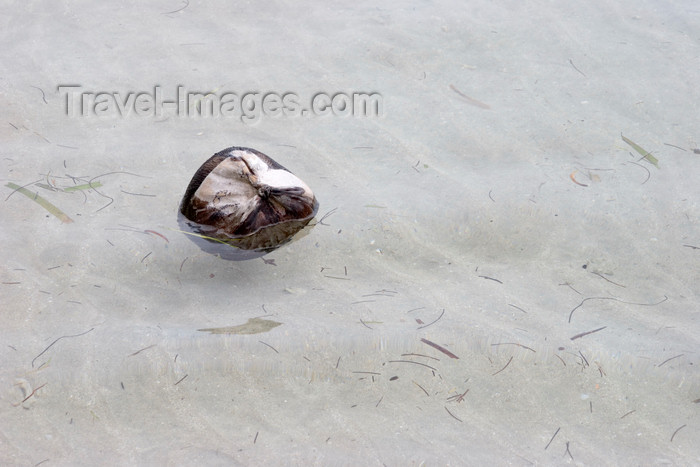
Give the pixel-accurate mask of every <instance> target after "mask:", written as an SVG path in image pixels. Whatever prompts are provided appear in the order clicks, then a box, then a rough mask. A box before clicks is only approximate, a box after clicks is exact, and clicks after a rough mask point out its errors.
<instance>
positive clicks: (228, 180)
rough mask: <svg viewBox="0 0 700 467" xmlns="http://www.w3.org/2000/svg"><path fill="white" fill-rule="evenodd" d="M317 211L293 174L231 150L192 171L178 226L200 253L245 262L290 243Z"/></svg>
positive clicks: (260, 155)
mask: <svg viewBox="0 0 700 467" xmlns="http://www.w3.org/2000/svg"><path fill="white" fill-rule="evenodd" d="M317 211H318V201H317V200H316V197H315V196H314V194H313V192H312V191H311V189H310V188H309V187H308V186H307V185H306V184H305V183H304V182H303V181H301V180H300V179H299V178H298V177H297V176H295V175H294V174H292V173H291V172H290V171H288V170H287V169H285V168H284V167H282V166H281V165H280V164H278V163H277V162H275V161H274V160H272V159H270V158H269V157H268V156H266V155H265V154H263V153H261V152H259V151H256V150H254V149H249V148H240V147H231V148H228V149H224V150H223V151H220V152H218V153H216V154H214V155H213V156H212V157H210V158H209V160H207V161H206V162H205V163H204V164H202V166H201V167H200V168H199V169H198V170H197V172H195V174H194V176H193V177H192V180H191V181H190V184H189V185H188V186H187V191H185V196H184V197H183V198H182V203H181V204H180V214H179V216H178V222H179V224H180V226H181V227H182V229H183V230H184V231H185V233H188V236H189V237H190V238H191V239H192V240H193V241H195V243H197V244H198V245H199V247H200V248H202V249H203V250H204V251H207V252H209V253H213V254H218V255H220V256H221V257H222V258H224V259H233V260H243V259H250V258H255V257H259V256H262V255H264V254H266V253H269V252H271V251H273V250H275V249H276V248H278V247H279V246H281V245H284V244H285V243H287V242H289V241H290V240H291V239H292V237H293V236H294V235H295V234H296V233H298V232H299V231H300V230H301V229H303V228H304V227H305V226H306V225H307V224H308V223H309V221H311V219H312V218H313V217H314V215H315V214H316V212H317Z"/></svg>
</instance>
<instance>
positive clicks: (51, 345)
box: [32, 328, 95, 368]
mask: <svg viewBox="0 0 700 467" xmlns="http://www.w3.org/2000/svg"><path fill="white" fill-rule="evenodd" d="M94 329H95V328H90V329H88V330H87V331H85V332H81V333H80V334H73V335H71V336H61V337H59V338H58V339H56V340H55V341H53V342H52V343H50V344H49V346H48V347H46V348H45V349H44V350H42V351H41V353H40V354H39V355H37V356H36V357H34V360H32V368H34V362H35V361H36V359H37V358H39V357H41V356H42V355H44V354H45V353H46V351H47V350H49V349H50V348H51V347H53V345H54V344H55V343H56V342H58V341H60V340H61V339H65V338H67V337H80V336H84V335H85V334H87V333H88V332H90V331H92V330H94Z"/></svg>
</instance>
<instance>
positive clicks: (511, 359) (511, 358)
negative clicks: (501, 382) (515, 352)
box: [491, 357, 513, 376]
mask: <svg viewBox="0 0 700 467" xmlns="http://www.w3.org/2000/svg"><path fill="white" fill-rule="evenodd" d="M512 361H513V357H510V360H508V363H506V366H504V367H503V368H501V369H500V370H498V371H497V372H495V373H494V374H492V375H491V376H496V375H497V374H498V373H500V372H501V371H503V370H505V369H506V368H508V365H510V362H512Z"/></svg>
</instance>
